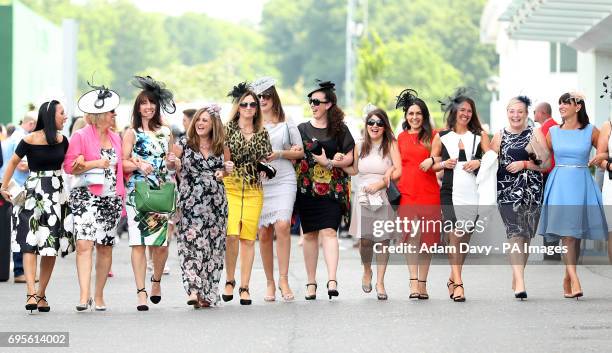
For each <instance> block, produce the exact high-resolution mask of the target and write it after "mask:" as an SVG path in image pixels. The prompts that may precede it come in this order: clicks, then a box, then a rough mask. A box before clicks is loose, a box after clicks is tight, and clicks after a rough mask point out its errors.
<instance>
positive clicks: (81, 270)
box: [76, 240, 108, 304]
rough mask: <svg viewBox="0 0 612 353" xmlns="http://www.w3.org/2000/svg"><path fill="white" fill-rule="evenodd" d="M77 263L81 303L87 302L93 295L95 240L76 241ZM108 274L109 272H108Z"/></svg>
mask: <svg viewBox="0 0 612 353" xmlns="http://www.w3.org/2000/svg"><path fill="white" fill-rule="evenodd" d="M76 250H77V251H76V265H77V275H78V277H79V287H80V296H79V304H86V303H87V301H88V300H89V297H90V296H91V293H90V292H91V266H92V257H93V241H91V240H77V241H76ZM106 275H108V272H107V273H106Z"/></svg>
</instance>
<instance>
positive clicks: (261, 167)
mask: <svg viewBox="0 0 612 353" xmlns="http://www.w3.org/2000/svg"><path fill="white" fill-rule="evenodd" d="M257 172H258V173H259V172H264V173H266V177H267V178H268V179H272V178H274V177H275V176H276V168H274V167H273V166H271V165H270V164H268V163H264V162H258V163H257Z"/></svg>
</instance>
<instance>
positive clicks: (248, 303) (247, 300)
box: [238, 287, 253, 305]
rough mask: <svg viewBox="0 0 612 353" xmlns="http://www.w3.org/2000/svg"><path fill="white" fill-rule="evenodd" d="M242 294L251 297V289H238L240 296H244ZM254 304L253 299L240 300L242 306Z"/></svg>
mask: <svg viewBox="0 0 612 353" xmlns="http://www.w3.org/2000/svg"><path fill="white" fill-rule="evenodd" d="M242 292H246V293H247V294H248V295H251V293H249V288H244V287H240V288H238V295H240V294H242ZM252 302H253V301H252V300H251V299H242V298H240V305H251V303H252Z"/></svg>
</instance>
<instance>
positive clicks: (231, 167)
mask: <svg viewBox="0 0 612 353" xmlns="http://www.w3.org/2000/svg"><path fill="white" fill-rule="evenodd" d="M223 168H224V170H225V173H226V174H228V175H229V174H232V172H233V171H234V162H232V161H227V162H224V163H223Z"/></svg>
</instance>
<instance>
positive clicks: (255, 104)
mask: <svg viewBox="0 0 612 353" xmlns="http://www.w3.org/2000/svg"><path fill="white" fill-rule="evenodd" d="M246 107H251V108H257V102H251V103H246V102H242V103H240V108H246Z"/></svg>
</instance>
